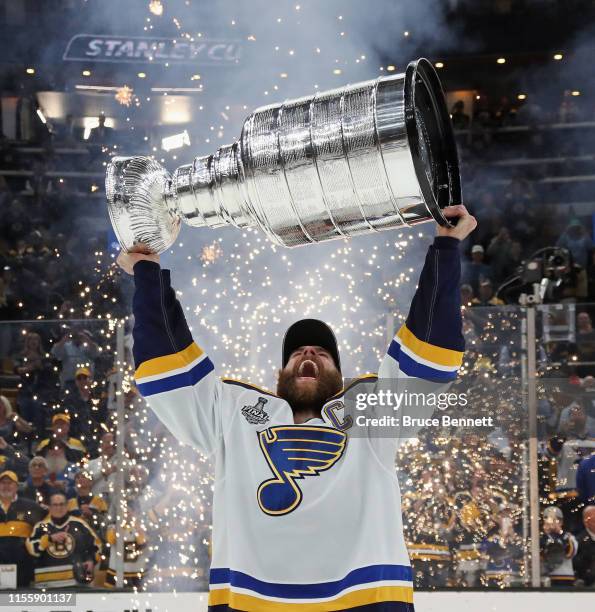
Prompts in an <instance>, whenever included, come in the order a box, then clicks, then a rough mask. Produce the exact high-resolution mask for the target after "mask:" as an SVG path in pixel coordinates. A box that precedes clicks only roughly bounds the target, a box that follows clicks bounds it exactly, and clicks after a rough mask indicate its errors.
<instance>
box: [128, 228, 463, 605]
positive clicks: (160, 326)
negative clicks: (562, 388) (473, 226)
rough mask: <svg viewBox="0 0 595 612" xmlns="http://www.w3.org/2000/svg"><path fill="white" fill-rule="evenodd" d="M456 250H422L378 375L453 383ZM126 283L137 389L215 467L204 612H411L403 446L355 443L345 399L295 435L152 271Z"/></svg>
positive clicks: (387, 441) (273, 403)
mask: <svg viewBox="0 0 595 612" xmlns="http://www.w3.org/2000/svg"><path fill="white" fill-rule="evenodd" d="M458 244H459V242H458V240H456V239H454V238H445V237H440V238H436V239H435V241H434V244H433V245H432V246H431V247H430V249H429V252H428V255H427V257H426V262H425V265H424V269H423V271H422V275H421V278H420V283H419V286H418V290H417V292H416V295H415V297H414V299H413V302H412V305H411V310H410V313H409V317H408V319H407V322H406V324H405V325H403V327H402V328H401V329H400V330H399V332H398V333H397V335H396V336H395V339H394V340H393V342H392V343H391V345H390V347H389V349H388V352H387V355H386V356H385V358H384V359H383V361H382V363H381V365H380V370H379V377H381V378H385V377H386V378H389V377H390V378H408V377H422V378H425V379H429V380H432V381H433V382H434V384H435V387H436V388H441V387H442V386H444V385H445V384H448V383H449V381H451V380H452V379H453V378H454V377H455V376H456V370H457V367H458V366H459V365H460V363H461V359H462V351H463V339H462V335H461V313H460V295H459V279H460V256H459V252H458ZM134 272H135V284H136V292H135V297H134V314H135V327H134V341H135V342H134V355H135V362H136V365H137V371H136V380H137V384H138V387H139V390H140V392H141V393H142V395H143V396H144V397H146V398H147V400H148V403H149V405H150V407H151V408H152V409H153V410H154V411H155V413H156V414H157V416H158V417H159V418H160V419H161V420H162V422H163V423H164V424H165V425H166V426H167V427H168V428H169V429H170V431H171V432H172V433H173V434H174V435H175V436H176V437H177V438H178V439H179V440H181V441H182V442H184V443H186V444H189V445H191V446H193V447H195V448H197V449H199V450H201V451H202V452H204V453H207V454H209V455H211V456H212V457H213V458H214V463H215V488H214V500H213V546H212V549H213V558H212V563H211V571H210V597H209V606H210V607H209V609H210V610H212V611H219V610H221V611H224V610H246V611H258V612H266V611H268V610H271V611H272V610H274V611H285V610H288V611H289V610H303V611H307V612H316V611H319V610H320V611H322V610H325V611H326V610H347V609H349V610H359V611H370V612H371V611H379V610H387V611H388V610H391V611H396V610H399V611H404V610H406V611H410V610H413V604H412V601H413V593H412V591H413V589H412V573H411V567H410V563H409V558H408V554H407V549H406V547H405V542H404V538H403V526H402V519H401V500H400V492H399V485H398V481H397V477H396V473H395V468H394V460H395V451H396V448H397V444H398V440H397V439H391V438H374V439H371V438H354V437H350V435H349V423H348V422H347V421H346V419H344V414H343V404H342V398H343V395H344V392H342V393H340V394H338V395H337V396H335V397H333V398H330V399H329V401H328V402H327V403H326V405H325V406H324V408H323V410H322V414H321V418H320V419H312V420H310V421H308V422H306V423H303V424H299V425H296V424H295V423H294V419H293V413H292V410H291V408H290V406H289V404H288V403H287V402H286V401H285V400H283V399H281V398H279V397H278V396H276V395H275V394H274V393H271V392H270V391H266V390H264V389H260V388H258V387H256V386H254V385H251V384H248V383H245V382H241V381H237V380H221V379H219V378H218V377H217V376H216V374H215V368H214V365H213V363H212V362H211V360H210V359H209V358H208V356H207V355H206V353H205V352H204V350H203V349H202V348H200V347H199V346H198V345H197V344H196V343H195V342H194V341H193V339H192V337H191V335H190V332H189V330H188V327H187V325H186V322H185V319H184V316H183V312H182V308H181V306H180V304H179V303H178V302H177V300H176V298H175V293H174V291H173V289H172V288H171V287H170V278H169V272H168V271H167V270H161V269H160V268H159V266H158V265H157V264H154V263H151V262H147V261H142V262H139V263H137V264H136V266H135V268H134ZM374 380H376V376H370V377H367V378H364V379H363V380H362V381H361V383H362V384H363V383H364V381H368V382H372V381H374ZM356 384H357V383H356Z"/></svg>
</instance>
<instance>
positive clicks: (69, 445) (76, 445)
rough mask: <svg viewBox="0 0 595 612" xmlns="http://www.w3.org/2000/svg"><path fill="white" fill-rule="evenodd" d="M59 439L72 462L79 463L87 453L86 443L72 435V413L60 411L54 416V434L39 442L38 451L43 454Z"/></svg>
mask: <svg viewBox="0 0 595 612" xmlns="http://www.w3.org/2000/svg"><path fill="white" fill-rule="evenodd" d="M57 441H60V442H62V443H63V444H64V446H65V448H66V457H67V459H68V461H69V462H70V463H79V462H80V461H81V460H82V459H83V457H84V456H85V455H86V454H87V449H86V448H85V445H84V444H83V443H82V442H81V441H80V440H78V439H77V438H74V437H72V436H71V435H70V415H69V414H67V413H65V412H58V413H56V414H55V415H54V416H53V417H52V435H51V436H50V437H49V438H45V439H44V440H42V441H41V442H40V443H39V444H38V446H37V449H36V453H37V454H42V453H43V452H44V451H45V449H46V448H47V447H48V446H50V445H51V444H53V443H54V442H57Z"/></svg>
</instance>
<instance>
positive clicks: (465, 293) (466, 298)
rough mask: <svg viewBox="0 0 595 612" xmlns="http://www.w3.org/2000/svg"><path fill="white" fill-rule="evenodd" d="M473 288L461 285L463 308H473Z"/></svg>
mask: <svg viewBox="0 0 595 612" xmlns="http://www.w3.org/2000/svg"><path fill="white" fill-rule="evenodd" d="M473 297H474V293H473V287H472V286H471V285H469V284H466V283H464V284H462V285H461V305H462V306H471V302H473Z"/></svg>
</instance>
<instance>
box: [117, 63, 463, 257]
mask: <svg viewBox="0 0 595 612" xmlns="http://www.w3.org/2000/svg"><path fill="white" fill-rule="evenodd" d="M106 194H107V201H108V209H109V213H110V218H111V221H112V225H113V227H114V230H115V232H116V235H117V237H118V240H119V242H120V245H121V246H122V248H123V250H125V251H131V250H135V248H138V247H139V246H140V244H142V245H144V247H145V248H148V250H149V251H151V252H154V253H162V252H163V251H165V250H166V249H167V248H169V247H170V246H171V245H172V244H173V242H174V241H175V239H176V237H177V235H178V233H179V231H180V227H181V222H184V223H187V224H188V225H191V226H194V227H222V226H225V225H228V224H229V225H234V226H236V227H239V228H243V227H260V228H261V229H262V230H263V231H264V232H265V233H266V234H267V235H268V236H269V237H270V238H271V239H272V240H273V241H274V242H276V243H278V244H281V245H284V246H287V247H294V246H300V245H304V244H308V243H311V242H323V241H325V240H332V239H334V238H342V237H346V236H354V235H357V234H366V233H370V232H376V231H380V230H387V229H391V228H395V227H399V226H402V225H414V224H416V223H422V222H425V221H430V220H432V219H434V220H436V221H437V222H438V223H440V224H441V225H448V224H449V222H448V221H447V220H446V218H445V217H444V215H443V214H442V209H443V208H444V207H445V206H450V205H453V204H459V203H460V202H461V184H460V177H459V166H458V157H457V150H456V144H455V140H454V135H453V132H452V127H451V124H450V119H449V115H448V111H447V109H446V102H445V99H444V93H443V91H442V88H441V86H440V81H439V80H438V76H437V74H436V71H435V70H434V68H433V67H432V65H431V64H430V62H428V60H426V59H419V60H417V61H415V62H412V63H410V64H409V66H407V70H406V72H405V73H404V74H396V75H391V76H387V77H381V78H379V79H376V80H373V81H366V82H363V83H357V84H355V85H348V86H346V87H343V88H340V89H334V90H332V91H326V92H322V93H317V94H315V95H313V96H308V97H304V98H299V99H296V100H289V101H286V102H284V103H280V104H273V105H270V106H264V107H262V108H259V109H257V110H255V111H254V112H253V113H252V114H251V115H250V116H249V117H248V118H247V119H246V121H245V122H244V126H243V129H242V134H241V136H240V139H239V140H238V141H237V142H235V143H233V144H231V145H224V146H222V147H220V148H219V149H218V150H217V151H216V152H215V153H214V154H212V155H207V156H203V157H196V158H195V159H194V162H193V163H192V164H188V165H185V166H180V167H179V168H177V169H176V170H175V171H174V173H173V175H170V174H169V173H168V172H167V171H166V170H165V169H164V168H163V167H162V166H161V165H160V164H158V163H157V162H156V161H155V160H153V159H152V158H149V157H115V158H113V160H112V162H111V163H110V164H109V167H108V169H107V176H106Z"/></svg>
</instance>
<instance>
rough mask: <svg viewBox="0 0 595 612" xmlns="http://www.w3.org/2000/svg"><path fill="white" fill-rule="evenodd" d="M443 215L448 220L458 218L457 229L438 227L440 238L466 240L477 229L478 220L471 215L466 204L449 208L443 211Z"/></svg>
mask: <svg viewBox="0 0 595 612" xmlns="http://www.w3.org/2000/svg"><path fill="white" fill-rule="evenodd" d="M442 213H443V214H444V216H445V217H446V218H447V219H455V218H458V221H457V224H456V225H455V227H444V226H442V225H438V229H437V231H436V233H437V235H438V236H451V237H452V238H458V239H459V240H465V238H467V236H468V235H469V234H470V233H471V232H472V231H473V230H474V229H475V228H476V227H477V219H475V217H474V216H473V215H471V214H470V213H469V211H468V210H467V208H466V207H465V205H464V204H457V205H456V206H447V207H446V208H443V209H442Z"/></svg>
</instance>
